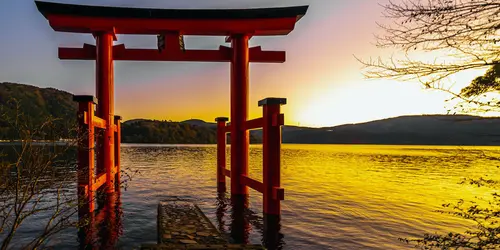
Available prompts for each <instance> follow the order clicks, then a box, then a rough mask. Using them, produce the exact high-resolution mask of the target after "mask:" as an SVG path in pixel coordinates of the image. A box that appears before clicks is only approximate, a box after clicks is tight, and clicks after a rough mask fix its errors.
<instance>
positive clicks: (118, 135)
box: [115, 115, 122, 190]
mask: <svg viewBox="0 0 500 250" xmlns="http://www.w3.org/2000/svg"><path fill="white" fill-rule="evenodd" d="M121 120H122V117H121V116H118V115H115V124H116V133H115V165H116V166H115V169H116V174H115V189H116V190H120V185H121V182H120V179H121V178H120V175H121V172H120V147H121V140H122V132H121Z"/></svg>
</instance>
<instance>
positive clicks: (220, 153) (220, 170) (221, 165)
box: [215, 117, 229, 193]
mask: <svg viewBox="0 0 500 250" xmlns="http://www.w3.org/2000/svg"><path fill="white" fill-rule="evenodd" d="M228 120H229V119H228V118H227V117H218V118H216V119H215V121H216V122H217V192H219V193H223V192H226V176H225V175H224V171H225V170H226V142H227V138H226V123H227V121H228Z"/></svg>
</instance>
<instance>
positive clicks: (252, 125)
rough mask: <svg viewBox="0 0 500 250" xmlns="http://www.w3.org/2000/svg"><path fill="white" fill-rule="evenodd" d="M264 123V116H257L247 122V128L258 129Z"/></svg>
mask: <svg viewBox="0 0 500 250" xmlns="http://www.w3.org/2000/svg"><path fill="white" fill-rule="evenodd" d="M263 125H264V118H262V117H261V118H257V119H253V120H249V121H247V122H246V123H245V129H248V130H249V129H257V128H262V126H263Z"/></svg>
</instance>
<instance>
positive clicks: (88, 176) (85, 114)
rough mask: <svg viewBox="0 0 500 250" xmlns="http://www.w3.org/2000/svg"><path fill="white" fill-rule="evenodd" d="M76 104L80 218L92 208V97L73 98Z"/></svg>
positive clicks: (93, 99) (91, 210)
mask: <svg viewBox="0 0 500 250" xmlns="http://www.w3.org/2000/svg"><path fill="white" fill-rule="evenodd" d="M73 101H76V102H78V105H79V108H78V138H77V140H78V169H77V175H78V199H79V201H80V202H81V203H80V206H79V215H80V217H85V216H86V215H88V214H90V213H92V212H93V211H94V209H95V207H94V191H93V184H94V153H95V152H94V126H93V118H94V104H97V99H96V98H95V97H93V96H74V97H73Z"/></svg>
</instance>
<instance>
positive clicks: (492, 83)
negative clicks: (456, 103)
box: [460, 64, 500, 97]
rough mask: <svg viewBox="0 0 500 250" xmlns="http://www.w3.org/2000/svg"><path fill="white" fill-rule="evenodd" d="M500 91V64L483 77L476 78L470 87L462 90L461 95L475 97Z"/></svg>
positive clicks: (492, 67)
mask: <svg viewBox="0 0 500 250" xmlns="http://www.w3.org/2000/svg"><path fill="white" fill-rule="evenodd" d="M499 90H500V64H496V65H493V66H491V68H490V69H489V70H488V71H486V73H485V74H484V75H482V76H478V77H476V78H475V79H474V80H473V81H472V82H471V83H470V85H469V86H467V87H465V88H463V89H462V91H461V92H460V94H461V95H463V96H465V97H475V96H479V95H482V94H485V93H489V92H494V91H499Z"/></svg>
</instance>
